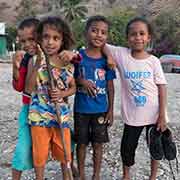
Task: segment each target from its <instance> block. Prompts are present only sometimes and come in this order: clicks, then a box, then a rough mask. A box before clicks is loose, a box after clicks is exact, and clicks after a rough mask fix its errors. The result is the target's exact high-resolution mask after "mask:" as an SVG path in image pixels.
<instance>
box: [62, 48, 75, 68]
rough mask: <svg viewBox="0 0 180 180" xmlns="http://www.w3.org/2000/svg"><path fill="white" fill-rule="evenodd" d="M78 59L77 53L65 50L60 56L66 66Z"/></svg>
mask: <svg viewBox="0 0 180 180" xmlns="http://www.w3.org/2000/svg"><path fill="white" fill-rule="evenodd" d="M76 57H77V53H75V52H73V51H67V50H64V51H62V52H61V53H60V54H59V59H60V60H61V61H62V62H63V64H64V65H67V64H69V63H70V62H71V61H72V59H73V58H76Z"/></svg>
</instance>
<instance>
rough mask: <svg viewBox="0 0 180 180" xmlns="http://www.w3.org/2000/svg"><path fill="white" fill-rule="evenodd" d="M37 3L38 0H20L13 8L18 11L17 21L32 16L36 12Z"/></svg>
mask: <svg viewBox="0 0 180 180" xmlns="http://www.w3.org/2000/svg"><path fill="white" fill-rule="evenodd" d="M37 3H38V0H21V2H20V4H19V5H18V6H17V7H16V8H15V10H16V11H18V16H17V21H21V20H22V19H24V18H26V17H34V16H35V15H36V14H37V8H36V5H37Z"/></svg>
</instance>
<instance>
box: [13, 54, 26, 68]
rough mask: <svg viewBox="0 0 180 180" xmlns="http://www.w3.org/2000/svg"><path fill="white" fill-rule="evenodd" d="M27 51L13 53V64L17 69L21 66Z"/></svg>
mask: <svg viewBox="0 0 180 180" xmlns="http://www.w3.org/2000/svg"><path fill="white" fill-rule="evenodd" d="M24 54H25V52H24V51H16V53H15V54H14V55H13V59H12V60H13V66H14V67H15V68H17V69H19V68H20V64H21V61H22V59H23V57H24Z"/></svg>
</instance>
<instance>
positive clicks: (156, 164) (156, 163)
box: [146, 124, 159, 180]
mask: <svg viewBox="0 0 180 180" xmlns="http://www.w3.org/2000/svg"><path fill="white" fill-rule="evenodd" d="M153 126H155V125H154V124H151V125H148V126H147V127H146V141H147V144H148V135H149V134H148V133H149V129H150V128H151V127H153ZM158 167H159V161H157V160H153V159H151V175H150V178H149V179H150V180H156V177H157V172H158Z"/></svg>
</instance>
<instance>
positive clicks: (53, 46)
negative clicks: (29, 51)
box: [41, 25, 63, 56]
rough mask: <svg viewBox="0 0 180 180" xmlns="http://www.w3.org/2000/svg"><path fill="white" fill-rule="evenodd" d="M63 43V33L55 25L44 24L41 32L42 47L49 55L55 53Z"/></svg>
mask: <svg viewBox="0 0 180 180" xmlns="http://www.w3.org/2000/svg"><path fill="white" fill-rule="evenodd" d="M62 43H63V35H62V33H59V32H58V31H57V30H56V28H55V27H51V26H50V25H45V26H44V28H43V32H42V44H41V45H42V48H43V50H44V51H45V53H46V54H47V55H49V56H53V55H57V54H58V53H59V50H60V48H61V46H62Z"/></svg>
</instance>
